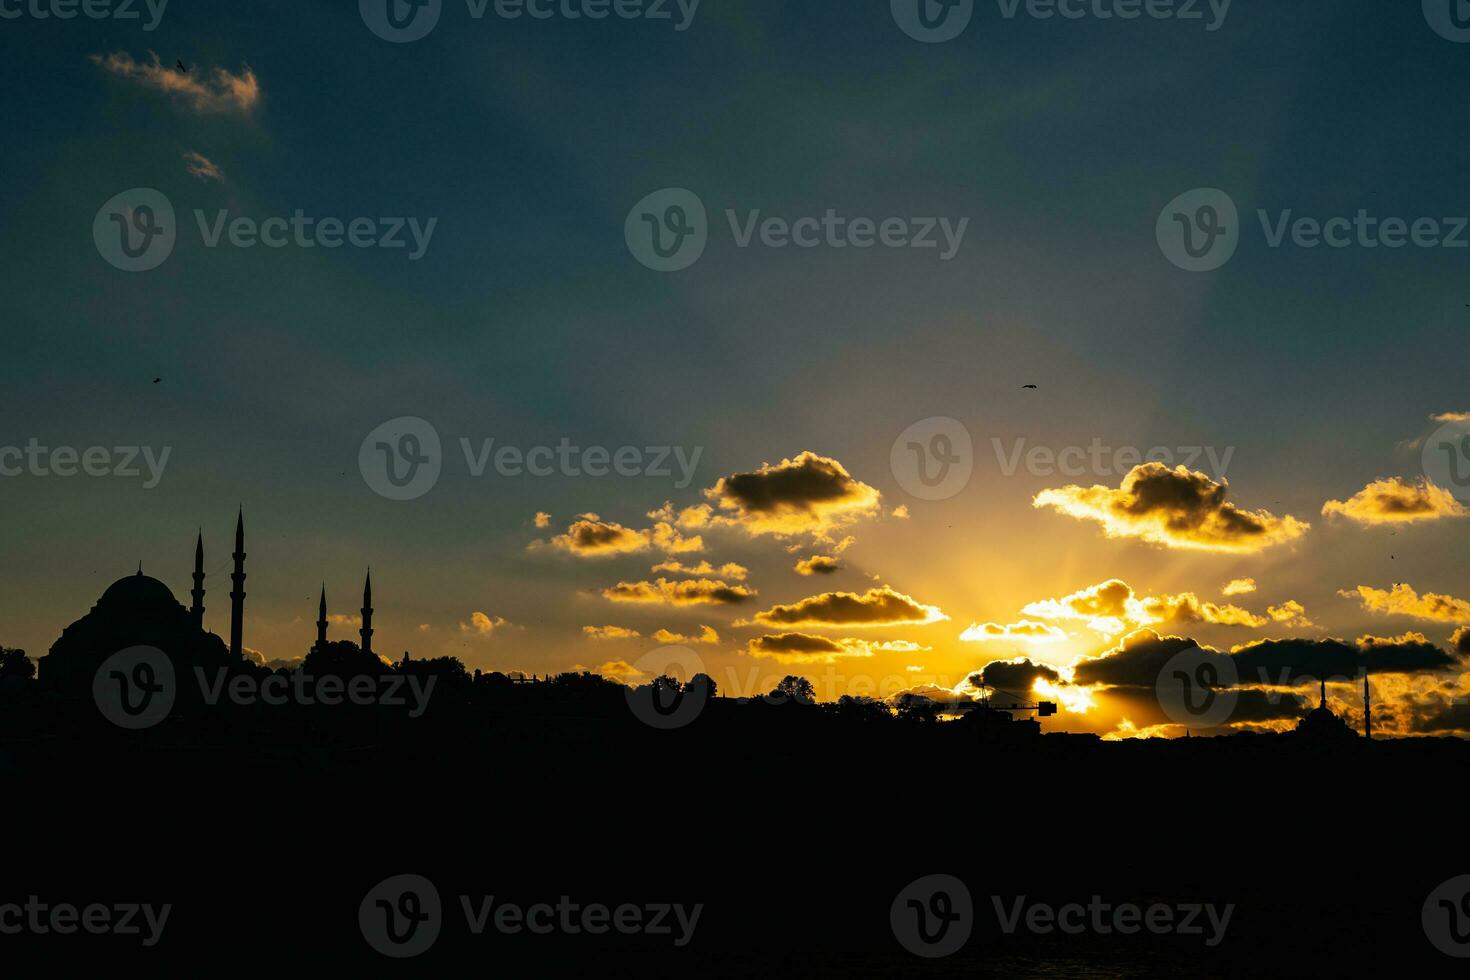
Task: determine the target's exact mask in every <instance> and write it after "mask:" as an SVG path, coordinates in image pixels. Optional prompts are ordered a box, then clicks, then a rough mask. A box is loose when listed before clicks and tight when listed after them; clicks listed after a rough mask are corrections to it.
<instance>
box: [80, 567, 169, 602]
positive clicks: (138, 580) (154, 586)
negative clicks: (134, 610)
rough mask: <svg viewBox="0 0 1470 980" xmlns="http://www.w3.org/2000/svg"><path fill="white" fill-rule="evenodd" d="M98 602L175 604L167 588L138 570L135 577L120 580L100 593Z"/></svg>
mask: <svg viewBox="0 0 1470 980" xmlns="http://www.w3.org/2000/svg"><path fill="white" fill-rule="evenodd" d="M99 601H100V602H105V603H108V604H111V603H115V602H176V601H177V600H176V599H174V594H173V593H172V592H170V591H169V588H168V586H166V585H164V584H163V583H162V582H160V581H158V579H156V578H149V577H148V576H147V575H144V574H143V572H142V571H141V570H139V572H138V574H136V575H129V576H128V577H127V578H120V579H118V580H117V581H116V582H113V583H112V584H111V585H109V586H108V587H107V591H106V592H104V593H102V598H101V600H99Z"/></svg>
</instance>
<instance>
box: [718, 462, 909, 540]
mask: <svg viewBox="0 0 1470 980" xmlns="http://www.w3.org/2000/svg"><path fill="white" fill-rule="evenodd" d="M704 495H705V496H706V497H707V498H709V499H710V500H711V501H713V502H714V503H715V504H716V505H717V506H718V507H719V509H720V510H721V511H722V512H723V513H722V514H721V515H720V516H719V517H717V518H714V520H715V521H716V522H718V523H722V524H727V525H732V526H736V527H740V528H742V529H744V530H745V531H746V532H747V533H748V534H751V535H752V536H759V535H762V534H773V535H776V536H788V535H793V534H813V535H816V536H818V537H822V536H825V535H826V534H827V533H828V532H830V531H831V530H833V529H834V528H839V527H843V526H845V525H847V524H851V523H852V522H853V521H856V520H859V519H861V518H864V517H871V516H874V515H876V514H878V513H879V512H880V505H881V500H882V495H881V494H880V493H879V492H878V491H877V490H875V489H874V488H873V487H870V486H868V485H867V484H866V483H863V482H861V481H860V480H855V479H853V477H852V475H851V474H850V473H848V472H847V470H846V469H845V468H844V467H843V465H842V464H841V463H839V462H838V461H837V460H835V459H830V458H828V457H826V456H819V455H817V454H816V453H813V452H804V453H801V454H800V455H799V456H797V457H796V458H795V459H783V460H782V461H781V462H780V463H779V464H777V465H775V466H772V465H771V464H770V463H764V464H762V465H761V467H760V469H758V470H755V471H754V472H751V473H736V474H734V475H732V476H726V477H721V478H720V480H719V481H718V482H717V483H716V484H715V485H714V486H713V487H710V488H709V489H708V490H706V491H705V492H704Z"/></svg>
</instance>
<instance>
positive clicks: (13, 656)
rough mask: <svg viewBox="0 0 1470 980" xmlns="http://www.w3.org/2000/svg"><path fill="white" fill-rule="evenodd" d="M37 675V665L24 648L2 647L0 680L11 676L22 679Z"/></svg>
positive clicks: (0, 653)
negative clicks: (11, 648)
mask: <svg viewBox="0 0 1470 980" xmlns="http://www.w3.org/2000/svg"><path fill="white" fill-rule="evenodd" d="M35 676H36V665H35V664H34V663H32V662H31V658H30V657H27V656H26V652H25V651H24V650H8V649H6V648H5V647H0V680H4V679H6V678H10V677H19V678H20V679H21V680H27V681H28V680H30V679H31V678H32V677H35Z"/></svg>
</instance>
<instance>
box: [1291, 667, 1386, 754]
mask: <svg viewBox="0 0 1470 980" xmlns="http://www.w3.org/2000/svg"><path fill="white" fill-rule="evenodd" d="M1318 680H1319V681H1320V683H1321V685H1322V695H1321V701H1319V702H1318V704H1317V707H1315V708H1313V709H1312V710H1311V711H1308V712H1307V714H1306V717H1304V718H1302V720H1301V721H1299V722H1297V725H1296V734H1297V735H1299V736H1301V737H1304V738H1311V739H1322V740H1330V739H1343V738H1357V737H1358V733H1357V732H1355V731H1353V730H1352V729H1351V728H1350V727H1348V723H1347V722H1345V721H1343V720H1342V719H1341V718H1339V717H1338V716H1337V715H1335V714H1333V713H1332V709H1331V708H1329V707H1327V678H1325V677H1322V678H1319V679H1318ZM1367 708H1368V681H1367V679H1366V678H1364V680H1363V709H1364V722H1363V723H1364V729H1365V731H1366V730H1368V729H1367V726H1368V724H1369V722H1368V720H1367Z"/></svg>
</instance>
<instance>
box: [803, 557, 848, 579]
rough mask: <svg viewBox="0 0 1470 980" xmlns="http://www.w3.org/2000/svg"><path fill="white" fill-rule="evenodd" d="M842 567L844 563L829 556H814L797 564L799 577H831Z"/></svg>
mask: <svg viewBox="0 0 1470 980" xmlns="http://www.w3.org/2000/svg"><path fill="white" fill-rule="evenodd" d="M841 567H842V562H840V561H838V560H837V559H836V558H832V557H830V556H828V555H812V556H811V557H810V558H803V559H801V560H800V561H798V562H797V563H796V574H798V575H831V574H832V573H833V572H835V571H837V570H838V569H839V568H841Z"/></svg>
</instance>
